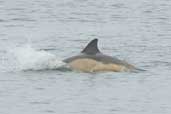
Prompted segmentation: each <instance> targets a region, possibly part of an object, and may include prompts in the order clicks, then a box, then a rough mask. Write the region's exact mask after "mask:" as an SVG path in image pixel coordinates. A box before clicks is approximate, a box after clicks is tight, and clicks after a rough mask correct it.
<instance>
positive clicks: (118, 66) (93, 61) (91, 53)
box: [63, 39, 135, 72]
mask: <svg viewBox="0 0 171 114" xmlns="http://www.w3.org/2000/svg"><path fill="white" fill-rule="evenodd" d="M63 62H65V63H67V64H68V66H69V68H71V69H72V70H76V71H82V72H99V71H113V72H123V71H132V70H133V69H135V67H134V66H133V65H131V64H129V63H127V62H126V61H122V60H119V59H117V58H115V57H111V56H108V55H105V54H103V53H101V52H100V50H99V49H98V39H94V40H92V41H91V42H90V43H88V45H87V46H86V47H85V48H84V49H83V50H82V51H81V53H80V54H79V55H76V56H73V57H70V58H67V59H65V60H63Z"/></svg>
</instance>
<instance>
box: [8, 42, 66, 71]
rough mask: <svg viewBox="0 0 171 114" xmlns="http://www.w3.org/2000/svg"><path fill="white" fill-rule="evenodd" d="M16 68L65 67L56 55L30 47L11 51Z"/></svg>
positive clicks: (26, 46)
mask: <svg viewBox="0 0 171 114" xmlns="http://www.w3.org/2000/svg"><path fill="white" fill-rule="evenodd" d="M10 53H11V54H12V56H13V60H14V61H16V62H15V64H16V68H17V69H19V70H44V69H56V68H58V67H61V66H63V65H64V63H63V62H62V61H61V60H60V59H57V57H56V56H55V55H54V54H51V53H48V52H46V51H43V50H35V49H33V48H32V47H31V46H30V45H25V46H23V47H17V48H15V49H12V50H10Z"/></svg>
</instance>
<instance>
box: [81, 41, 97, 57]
mask: <svg viewBox="0 0 171 114" xmlns="http://www.w3.org/2000/svg"><path fill="white" fill-rule="evenodd" d="M97 43H98V39H94V40H92V41H91V42H89V43H88V44H87V46H86V47H85V48H84V49H83V51H82V52H81V53H85V54H89V55H92V54H96V53H99V52H100V51H99V49H98V45H97Z"/></svg>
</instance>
